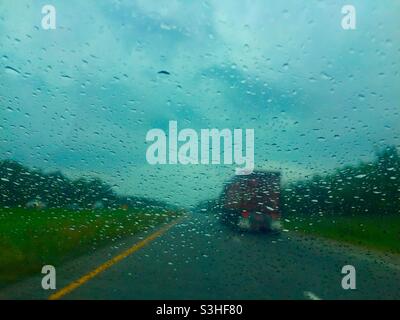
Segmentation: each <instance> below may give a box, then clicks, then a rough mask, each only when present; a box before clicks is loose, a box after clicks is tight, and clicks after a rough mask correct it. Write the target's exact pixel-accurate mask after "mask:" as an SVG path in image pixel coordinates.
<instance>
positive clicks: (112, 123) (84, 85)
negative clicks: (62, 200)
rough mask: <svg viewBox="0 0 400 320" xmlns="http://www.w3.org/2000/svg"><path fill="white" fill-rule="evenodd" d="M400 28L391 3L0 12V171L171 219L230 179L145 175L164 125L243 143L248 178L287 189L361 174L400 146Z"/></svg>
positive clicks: (161, 4)
mask: <svg viewBox="0 0 400 320" xmlns="http://www.w3.org/2000/svg"><path fill="white" fill-rule="evenodd" d="M349 2H351V3H349ZM48 3H51V4H53V5H54V6H55V8H56V10H57V29H56V30H48V31H46V30H43V29H42V27H41V19H42V14H41V8H42V6H43V5H45V4H48ZM345 4H352V5H354V6H355V8H356V10H357V29H356V30H351V31H346V30H343V29H342V27H341V19H342V14H341V8H342V6H343V5H345ZM399 20H400V2H399V1H395V0H382V1H375V0H362V1H353V0H351V1H346V2H344V1H298V0H290V1H276V0H271V1H267V0H260V1H256V0H252V1H246V0H241V1H239V0H238V1H236V0H215V1H176V0H175V1H174V0H159V1H149V0H138V1H133V0H132V1H128V0H121V1H116V0H114V1H109V0H96V1H93V0H87V1H81V0H79V1H78V0H73V1H72V0H69V1H61V0H60V1H58V0H52V1H49V2H44V1H31V0H18V1H11V0H3V1H1V2H0V104H1V109H0V118H1V122H0V152H1V155H2V158H3V159H6V158H12V159H14V160H18V161H20V162H21V163H23V164H25V165H28V166H35V167H37V168H41V169H44V170H61V171H63V172H64V173H66V174H67V175H69V176H72V177H78V176H82V175H88V176H98V177H101V178H102V179H104V180H105V181H107V182H109V183H110V184H112V185H114V188H115V190H116V191H118V192H121V193H126V194H136V195H142V196H150V197H156V198H159V199H163V200H167V201H169V202H172V203H176V204H181V205H193V204H195V203H196V202H197V201H199V200H203V199H206V198H209V197H212V196H216V195H217V194H218V193H219V192H220V191H221V188H222V185H223V182H224V181H226V180H227V179H229V177H230V176H231V175H233V174H234V170H235V166H225V167H222V166H181V165H176V166H168V165H167V166H150V165H149V164H147V162H146V147H147V146H148V145H146V142H145V137H146V133H147V132H148V131H149V130H151V129H153V128H162V129H165V130H167V127H168V122H169V121H170V120H176V121H178V127H179V128H180V129H184V128H193V129H195V130H200V129H202V128H219V129H224V128H230V129H235V128H243V129H246V128H252V129H254V130H255V137H256V141H255V155H256V158H255V164H256V168H257V169H280V170H282V171H283V173H284V178H285V179H286V180H288V179H297V178H300V177H304V176H307V175H310V174H312V173H315V172H324V171H329V170H332V169H333V168H336V167H338V166H341V165H344V164H348V163H357V162H359V161H361V160H364V161H367V160H369V159H371V158H372V157H373V154H374V151H375V150H376V149H379V148H382V147H383V146H384V145H387V144H394V145H396V146H399V133H400V126H399V123H400V122H399V120H400V116H399V111H400V79H399V78H400V75H399V70H400V68H399V61H400V41H399V40H400V28H399V26H398V21H399ZM160 70H166V71H168V72H170V75H165V74H164V75H163V74H158V72H159V71H160Z"/></svg>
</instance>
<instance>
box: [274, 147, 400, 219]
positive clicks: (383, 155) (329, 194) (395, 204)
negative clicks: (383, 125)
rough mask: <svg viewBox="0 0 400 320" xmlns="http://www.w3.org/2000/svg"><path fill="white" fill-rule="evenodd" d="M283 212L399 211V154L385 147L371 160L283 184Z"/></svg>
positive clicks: (361, 212)
mask: <svg viewBox="0 0 400 320" xmlns="http://www.w3.org/2000/svg"><path fill="white" fill-rule="evenodd" d="M282 210H283V213H284V214H286V215H321V214H323V215H325V214H335V215H354V214H373V215H389V214H398V213H400V155H399V152H398V150H397V148H396V147H395V146H388V147H386V148H384V149H383V150H381V151H378V152H377V153H376V155H375V159H374V160H373V161H371V162H363V163H359V164H358V165H353V166H350V165H348V166H344V167H342V168H338V169H336V170H335V171H334V172H332V173H330V174H326V175H315V176H313V177H312V178H311V179H307V180H300V181H295V182H293V183H290V184H288V185H286V186H284V188H283V190H282Z"/></svg>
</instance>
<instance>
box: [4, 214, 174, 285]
mask: <svg viewBox="0 0 400 320" xmlns="http://www.w3.org/2000/svg"><path fill="white" fill-rule="evenodd" d="M179 215H181V214H180V213H176V212H168V213H162V214H159V213H155V212H154V213H153V212H149V211H146V209H136V210H135V209H133V210H128V211H124V210H115V211H108V210H102V211H91V210H88V211H68V210H62V209H47V210H40V211H39V210H27V209H0V287H1V286H4V285H7V284H9V283H11V282H15V281H17V280H20V279H22V278H23V277H25V276H29V275H31V274H35V273H38V272H40V270H41V268H42V266H43V265H45V264H51V265H55V266H57V265H59V264H61V263H63V262H64V261H66V260H68V259H71V258H74V257H77V256H79V255H82V254H85V253H87V252H90V251H94V250H96V249H98V248H100V247H102V246H105V245H107V244H110V243H114V242H117V241H118V240H120V239H122V238H124V237H127V236H131V235H135V234H137V233H140V232H143V231H146V230H149V229H152V228H154V227H155V226H157V225H161V224H163V223H167V222H169V221H172V220H173V219H175V218H177V217H178V216H179Z"/></svg>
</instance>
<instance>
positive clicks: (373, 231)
mask: <svg viewBox="0 0 400 320" xmlns="http://www.w3.org/2000/svg"><path fill="white" fill-rule="evenodd" d="M288 220H289V221H285V222H284V223H285V228H287V229H289V230H294V231H299V232H302V233H306V234H312V235H316V236H321V237H325V238H329V239H333V240H337V241H341V242H347V243H350V244H354V245H358V246H362V247H365V248H369V249H374V250H379V251H382V252H390V253H396V254H399V253H400V215H390V216H368V215H367V216H332V215H325V216H313V217H288Z"/></svg>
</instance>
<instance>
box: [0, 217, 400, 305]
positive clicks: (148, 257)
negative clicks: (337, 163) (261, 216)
mask: <svg viewBox="0 0 400 320" xmlns="http://www.w3.org/2000/svg"><path fill="white" fill-rule="evenodd" d="M150 234H151V233H149V234H147V235H144V236H143V237H142V238H140V237H136V238H134V239H127V240H126V241H125V242H124V243H121V244H116V245H114V246H112V247H109V248H105V249H102V250H99V251H97V252H95V253H93V254H91V255H88V256H86V257H82V258H80V259H77V260H75V261H72V262H71V263H68V264H66V265H65V266H63V267H60V268H58V269H57V289H58V290H60V289H62V288H64V287H65V286H68V285H70V284H71V283H73V281H74V280H77V279H79V278H81V277H82V276H84V275H85V274H87V273H88V272H90V271H92V270H94V269H96V268H98V266H99V265H101V264H103V263H104V262H105V261H107V260H109V259H110V258H112V257H114V256H116V255H118V254H119V253H121V252H124V251H125V250H126V249H128V248H130V247H132V245H134V244H135V243H137V242H139V241H141V240H143V239H145V238H146V237H148V236H149V235H150ZM399 262H400V261H399V258H398V257H394V256H384V255H381V254H377V253H373V252H368V251H365V250H362V249H359V248H355V247H352V246H348V245H342V244H338V243H335V242H332V241H326V240H322V239H317V238H311V237H305V236H301V235H298V234H295V233H292V232H283V233H282V234H281V235H280V236H272V235H265V234H240V233H238V232H235V231H233V230H230V229H229V228H227V227H224V226H222V225H221V224H220V223H219V222H218V221H217V220H216V218H215V216H214V215H211V214H210V215H209V214H206V213H196V214H195V213H194V214H191V215H190V216H189V217H187V218H186V219H184V220H182V221H181V222H180V223H178V224H177V225H175V226H174V227H172V228H171V229H169V230H168V231H167V232H165V233H163V234H162V235H160V236H159V237H158V238H156V239H155V240H153V241H152V242H149V243H147V244H146V245H145V246H143V247H142V248H140V249H138V250H136V251H135V252H133V253H132V254H130V255H129V256H127V257H126V258H124V259H123V260H121V261H119V262H117V263H115V264H113V265H112V266H110V267H109V268H108V269H106V270H104V271H103V272H100V273H99V274H97V275H96V276H94V277H92V278H90V279H87V280H86V281H84V282H83V283H81V285H79V286H77V287H76V288H74V289H73V290H71V291H70V292H68V293H67V294H64V295H62V296H61V297H60V298H62V299H233V300H236V299H324V300H325V299H400V264H399ZM345 265H353V266H354V267H355V268H356V271H357V278H356V280H357V282H356V284H357V289H356V290H344V289H343V288H342V286H341V282H342V277H343V276H344V275H342V274H341V270H342V267H343V266H345ZM40 283H41V276H40V275H38V276H37V277H33V278H32V279H28V280H27V281H24V282H21V283H18V284H16V285H13V286H11V287H9V288H6V289H4V290H2V291H1V292H0V298H2V299H10V298H11V299H47V298H48V297H49V296H50V295H51V294H52V293H54V292H49V291H45V290H43V289H41V285H40Z"/></svg>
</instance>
